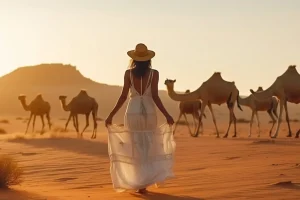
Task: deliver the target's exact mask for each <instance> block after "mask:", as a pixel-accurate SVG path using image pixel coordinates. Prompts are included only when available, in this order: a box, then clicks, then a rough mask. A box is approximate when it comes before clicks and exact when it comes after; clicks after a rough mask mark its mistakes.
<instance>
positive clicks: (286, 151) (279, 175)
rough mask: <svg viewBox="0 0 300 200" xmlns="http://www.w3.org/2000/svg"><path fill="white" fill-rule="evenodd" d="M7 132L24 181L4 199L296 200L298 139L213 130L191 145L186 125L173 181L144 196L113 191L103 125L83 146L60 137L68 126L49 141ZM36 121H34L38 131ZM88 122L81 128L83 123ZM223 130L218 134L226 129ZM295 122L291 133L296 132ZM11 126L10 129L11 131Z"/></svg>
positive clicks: (4, 148) (6, 149) (5, 150)
mask: <svg viewBox="0 0 300 200" xmlns="http://www.w3.org/2000/svg"><path fill="white" fill-rule="evenodd" d="M8 120H9V121H10V123H9V124H2V125H1V127H2V128H6V129H7V130H9V129H11V130H12V133H9V134H5V135H1V137H0V138H1V142H0V143H1V150H0V151H1V154H9V155H12V156H13V157H14V158H15V159H16V160H17V161H18V162H19V164H20V166H21V167H23V168H24V171H25V174H24V182H23V183H22V184H21V185H20V186H14V187H12V189H11V190H8V191H1V192H0V199H1V200H4V199H7V200H9V199H14V200H23V199H24V200H25V199H36V200H39V199H41V200H42V199H48V200H52V199H53V200H56V199H59V200H65V199H78V200H81V199H95V200H96V199H157V200H158V199H174V200H177V199H178V200H180V199H186V200H192V199H299V198H300V157H299V152H300V151H299V145H300V140H297V139H295V138H285V134H281V135H280V138H278V139H275V140H274V139H269V138H268V137H267V135H268V134H267V133H268V126H264V129H263V130H264V132H263V134H262V136H261V138H257V137H256V135H255V134H253V137H252V138H248V137H247V134H246V133H247V130H248V125H247V124H238V130H239V137H238V138H228V139H222V138H219V139H217V138H215V135H214V129H213V126H211V125H210V126H209V127H206V129H205V132H204V134H203V135H200V136H199V137H198V138H193V137H191V136H189V135H188V131H187V128H186V127H185V126H179V127H178V132H177V133H176V142H177V149H176V162H175V166H174V172H175V175H176V177H175V178H173V179H170V180H167V181H166V183H165V185H163V186H161V187H160V188H156V187H151V188H149V191H150V193H149V194H148V195H145V196H142V195H137V194H135V193H134V192H133V191H128V192H125V193H116V192H114V190H113V188H112V184H111V180H110V174H109V158H108V154H107V133H106V130H105V128H104V125H103V122H99V124H100V125H99V126H100V128H99V132H98V133H99V134H98V138H97V139H96V140H91V139H90V135H91V132H90V130H89V131H88V132H86V133H85V134H84V138H83V139H78V138H76V133H75V132H74V130H73V128H71V127H70V129H71V130H70V131H69V132H67V133H65V132H60V130H59V128H58V127H62V126H63V124H64V123H63V121H62V120H59V119H57V120H56V121H55V122H56V127H55V128H54V130H53V131H51V132H46V133H45V134H44V135H42V136H41V135H40V134H39V133H31V134H28V135H26V136H24V134H23V133H22V132H21V131H19V132H17V131H13V129H15V130H17V129H19V130H22V128H24V125H25V123H23V122H22V121H21V120H16V119H13V118H11V119H8ZM38 123H39V122H37V124H38ZM81 123H83V121H82V122H81ZM226 125H227V124H226V123H223V124H220V130H226ZM295 125H296V124H295V123H292V126H295ZM10 126H13V127H10Z"/></svg>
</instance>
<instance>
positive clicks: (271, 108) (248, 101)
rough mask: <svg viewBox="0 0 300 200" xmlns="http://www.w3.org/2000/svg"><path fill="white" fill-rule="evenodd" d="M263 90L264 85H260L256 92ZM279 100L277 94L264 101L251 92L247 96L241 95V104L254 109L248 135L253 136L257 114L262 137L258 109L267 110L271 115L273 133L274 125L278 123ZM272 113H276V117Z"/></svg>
mask: <svg viewBox="0 0 300 200" xmlns="http://www.w3.org/2000/svg"><path fill="white" fill-rule="evenodd" d="M261 91H263V89H262V87H258V89H257V90H256V92H261ZM278 101H279V100H278V98H277V97H275V96H271V97H270V98H268V99H264V100H263V101H259V100H257V99H256V98H255V97H254V95H253V94H250V95H249V96H248V97H246V98H241V97H239V102H240V105H242V106H247V107H249V108H250V109H251V110H252V115H251V119H250V131H249V135H248V137H251V133H252V132H251V130H252V124H253V118H254V115H255V116H256V120H257V127H258V137H260V121H259V117H258V111H267V113H268V114H269V116H270V117H271V119H272V122H273V124H272V127H271V129H270V132H269V134H271V133H272V130H273V127H274V125H275V123H276V119H277V118H278V115H277V107H278ZM272 113H273V114H274V115H275V117H276V119H275V118H274V116H273V114H272Z"/></svg>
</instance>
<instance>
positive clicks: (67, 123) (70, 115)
mask: <svg viewBox="0 0 300 200" xmlns="http://www.w3.org/2000/svg"><path fill="white" fill-rule="evenodd" d="M71 117H72V114H71V112H70V114H69V118H68V120H67V122H66V125H65V131H67V127H68V125H69V122H70V120H71ZM72 120H73V124H74V117H72ZM74 127H75V129H76V126H75V125H74Z"/></svg>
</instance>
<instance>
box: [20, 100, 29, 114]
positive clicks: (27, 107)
mask: <svg viewBox="0 0 300 200" xmlns="http://www.w3.org/2000/svg"><path fill="white" fill-rule="evenodd" d="M21 104H22V106H23V108H24V110H26V111H29V110H30V107H29V106H28V105H27V103H26V100H21Z"/></svg>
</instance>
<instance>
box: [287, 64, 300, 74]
mask: <svg viewBox="0 0 300 200" xmlns="http://www.w3.org/2000/svg"><path fill="white" fill-rule="evenodd" d="M285 73H289V74H291V73H298V72H297V69H296V65H290V66H289V67H288V69H287V70H286V72H285Z"/></svg>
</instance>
